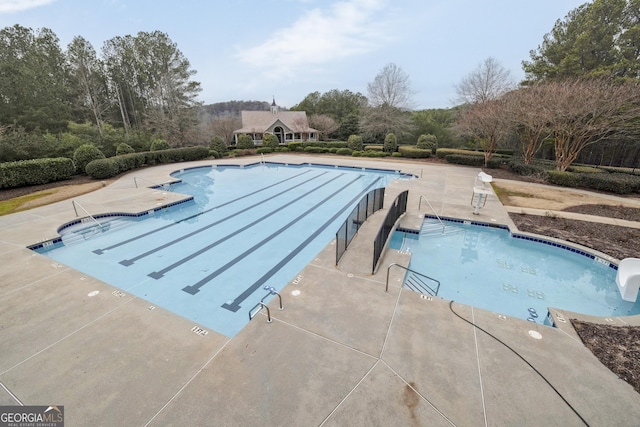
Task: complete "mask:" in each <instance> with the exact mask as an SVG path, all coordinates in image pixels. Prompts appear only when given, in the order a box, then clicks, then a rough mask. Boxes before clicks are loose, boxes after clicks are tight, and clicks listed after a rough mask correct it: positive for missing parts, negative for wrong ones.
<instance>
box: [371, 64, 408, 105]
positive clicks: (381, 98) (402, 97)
mask: <svg viewBox="0 0 640 427" xmlns="http://www.w3.org/2000/svg"><path fill="white" fill-rule="evenodd" d="M367 91H368V94H369V103H370V104H371V106H372V107H380V106H383V105H388V106H390V107H393V108H399V109H402V110H406V109H410V108H411V106H412V103H413V95H414V93H415V92H414V91H413V89H412V88H411V81H410V80H409V75H408V74H407V73H405V72H404V71H402V69H401V68H400V67H398V66H397V65H396V64H394V63H389V64H387V65H385V66H384V68H383V69H382V70H381V71H380V72H379V73H378V75H377V76H376V77H375V79H374V80H373V82H371V83H368V84H367Z"/></svg>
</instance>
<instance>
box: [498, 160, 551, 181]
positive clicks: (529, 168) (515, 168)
mask: <svg viewBox="0 0 640 427" xmlns="http://www.w3.org/2000/svg"><path fill="white" fill-rule="evenodd" d="M507 167H508V168H509V170H510V171H511V172H513V173H517V174H518V175H522V176H530V175H541V176H542V177H544V178H546V176H547V172H548V171H549V169H550V168H549V167H546V166H544V165H541V164H537V163H530V164H528V165H527V164H525V163H524V162H523V161H522V159H511V160H509V161H508V162H507Z"/></svg>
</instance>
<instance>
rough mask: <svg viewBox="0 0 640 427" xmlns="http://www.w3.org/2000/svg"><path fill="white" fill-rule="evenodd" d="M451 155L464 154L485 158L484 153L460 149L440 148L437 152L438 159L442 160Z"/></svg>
mask: <svg viewBox="0 0 640 427" xmlns="http://www.w3.org/2000/svg"><path fill="white" fill-rule="evenodd" d="M450 154H464V155H467V156H483V158H484V153H483V152H482V151H471V150H461V149H458V148H438V149H437V150H436V157H438V158H440V159H444V158H445V157H447V156H448V155H450Z"/></svg>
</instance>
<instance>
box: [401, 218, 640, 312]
mask: <svg viewBox="0 0 640 427" xmlns="http://www.w3.org/2000/svg"><path fill="white" fill-rule="evenodd" d="M545 242H546V243H545ZM390 247H391V248H392V249H397V250H402V251H408V252H410V253H411V254H412V256H411V263H410V266H409V268H410V269H412V270H416V271H418V272H420V273H422V274H425V275H427V276H429V277H432V278H434V279H436V280H438V281H439V282H440V288H439V292H438V297H441V298H444V299H447V300H454V301H457V302H461V303H464V304H468V305H471V306H475V307H479V308H483V309H486V310H490V311H493V312H496V313H500V314H504V315H507V316H512V317H517V318H521V319H527V320H529V321H532V322H537V323H544V321H545V318H546V315H547V311H548V308H549V307H554V308H558V309H564V310H569V311H573V312H578V313H583V314H589V315H595V316H603V317H612V316H628V315H633V314H640V303H638V302H636V303H631V302H627V301H623V300H622V298H621V297H620V294H619V292H618V288H617V286H616V282H615V280H616V269H615V266H614V265H612V264H610V263H609V262H608V261H606V260H603V259H600V258H598V257H594V256H593V255H591V254H588V253H586V252H583V251H579V250H575V249H572V248H570V247H569V246H565V245H561V244H556V243H552V242H547V241H545V240H542V239H530V238H528V237H524V236H520V238H517V237H514V236H512V235H511V233H510V232H509V230H508V229H506V228H499V227H491V226H486V225H484V226H483V225H477V224H473V223H471V222H469V221H466V222H464V221H456V222H453V221H445V227H444V232H443V229H442V227H441V226H440V225H439V223H438V222H437V220H433V219H430V218H425V221H424V223H423V226H422V230H421V231H420V233H419V234H416V233H412V232H409V231H396V232H395V233H394V235H393V237H392V242H391V244H390Z"/></svg>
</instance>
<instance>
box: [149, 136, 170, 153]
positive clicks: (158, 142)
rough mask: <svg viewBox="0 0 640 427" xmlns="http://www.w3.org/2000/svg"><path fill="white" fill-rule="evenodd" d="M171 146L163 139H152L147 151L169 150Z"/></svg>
mask: <svg viewBox="0 0 640 427" xmlns="http://www.w3.org/2000/svg"><path fill="white" fill-rule="evenodd" d="M169 149H171V146H170V145H169V143H168V142H167V141H165V140H164V139H154V140H153V142H152V143H151V147H150V148H149V151H161V150H169Z"/></svg>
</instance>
